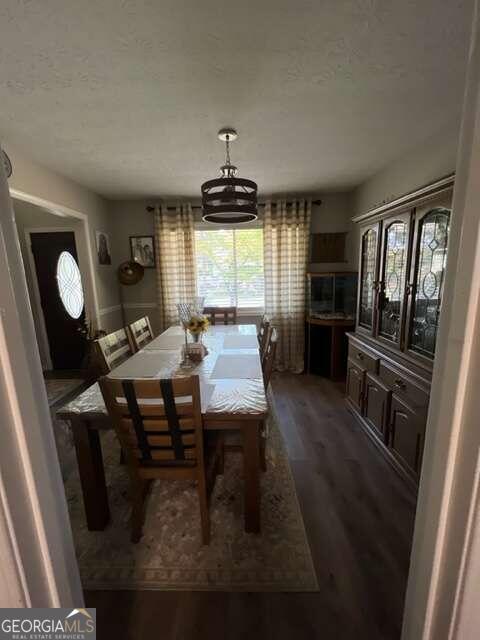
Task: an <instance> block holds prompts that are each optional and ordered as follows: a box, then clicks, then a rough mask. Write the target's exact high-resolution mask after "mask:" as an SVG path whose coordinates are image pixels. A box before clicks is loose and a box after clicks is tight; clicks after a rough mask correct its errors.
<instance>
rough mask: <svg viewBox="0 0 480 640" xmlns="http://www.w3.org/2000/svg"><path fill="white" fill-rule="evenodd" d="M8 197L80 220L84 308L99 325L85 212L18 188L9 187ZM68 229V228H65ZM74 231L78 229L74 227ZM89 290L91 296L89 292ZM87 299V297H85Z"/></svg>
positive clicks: (93, 262)
mask: <svg viewBox="0 0 480 640" xmlns="http://www.w3.org/2000/svg"><path fill="white" fill-rule="evenodd" d="M10 197H11V198H12V199H13V200H20V201H22V202H28V203H29V204H33V205H36V206H37V207H40V208H41V209H45V210H46V211H48V212H49V213H51V214H53V215H54V216H59V217H61V218H75V219H77V220H80V221H81V223H82V230H83V234H84V238H85V248H86V254H87V256H86V257H87V264H86V265H83V267H81V268H80V271H81V273H82V276H83V275H84V272H83V271H82V269H83V268H84V269H85V275H86V279H85V282H84V286H85V285H86V286H85V293H86V294H87V295H88V296H89V298H91V299H90V300H89V305H90V308H89V309H86V311H87V315H89V316H90V317H91V318H92V321H93V323H94V325H95V326H96V327H99V326H100V305H99V302H98V289H97V281H96V278H95V260H94V257H95V256H96V252H95V251H94V248H93V240H92V239H93V233H92V228H91V226H90V220H89V218H88V216H87V215H86V214H85V213H82V212H80V211H77V210H76V209H71V208H70V207H66V206H64V205H60V204H57V203H56V202H53V201H51V200H45V199H44V198H39V197H37V196H34V195H31V194H29V193H26V192H25V191H20V190H19V189H10ZM51 230H54V231H60V230H61V229H60V228H59V227H54V228H52V229H51ZM65 230H67V231H68V230H69V229H65ZM74 231H78V230H77V229H75V230H74ZM75 242H76V243H77V251H78V242H77V236H76V237H75ZM79 265H80V256H79ZM89 292H91V296H90V294H89ZM86 299H87V298H86Z"/></svg>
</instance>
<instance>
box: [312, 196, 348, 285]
mask: <svg viewBox="0 0 480 640" xmlns="http://www.w3.org/2000/svg"><path fill="white" fill-rule="evenodd" d="M320 199H321V201H322V204H321V205H320V206H315V205H314V206H313V207H312V220H311V233H341V232H346V233H347V238H346V246H345V258H346V260H347V261H346V262H342V263H327V262H325V263H313V262H312V263H310V264H309V266H308V270H309V271H314V272H323V273H325V272H328V271H357V269H358V247H357V244H358V243H357V236H356V229H355V228H354V225H353V223H352V220H351V218H352V216H353V215H354V212H353V209H352V193H351V192H345V193H326V194H323V195H321V196H320Z"/></svg>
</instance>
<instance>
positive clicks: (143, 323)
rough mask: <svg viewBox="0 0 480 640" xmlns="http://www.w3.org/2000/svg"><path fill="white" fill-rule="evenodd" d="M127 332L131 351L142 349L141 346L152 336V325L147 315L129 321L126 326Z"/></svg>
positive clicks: (149, 340) (150, 339) (151, 338)
mask: <svg viewBox="0 0 480 640" xmlns="http://www.w3.org/2000/svg"><path fill="white" fill-rule="evenodd" d="M127 332H128V335H129V337H130V344H131V345H132V349H133V351H140V349H143V347H144V346H145V345H146V344H148V343H149V342H151V341H152V340H153V338H154V335H153V331H152V325H151V324H150V319H149V317H148V316H143V318H139V319H138V320H135V322H131V323H130V324H129V325H128V327H127Z"/></svg>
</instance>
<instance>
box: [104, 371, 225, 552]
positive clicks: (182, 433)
mask: <svg viewBox="0 0 480 640" xmlns="http://www.w3.org/2000/svg"><path fill="white" fill-rule="evenodd" d="M99 383H100V388H101V390H102V394H103V398H104V400H105V405H106V407H107V409H108V413H109V415H110V417H111V418H112V421H113V424H114V427H115V431H116V433H117V436H118V439H119V441H120V445H121V447H122V451H123V452H124V456H125V461H126V464H127V469H128V473H129V477H130V485H131V496H132V534H131V540H132V542H138V541H139V540H140V538H141V537H142V529H143V522H144V513H145V508H144V505H145V499H146V497H147V494H148V489H149V486H150V484H151V482H152V481H153V480H156V479H162V480H164V479H165V480H194V481H196V483H197V490H198V498H199V502H200V518H201V528H202V541H203V544H209V541H210V517H209V512H208V499H209V494H210V492H211V489H212V488H213V486H214V484H215V477H216V474H217V473H223V437H222V436H221V435H220V434H218V433H219V432H208V436H212V437H211V438H210V437H209V438H208V439H207V443H208V446H207V445H205V437H204V436H205V434H206V432H204V431H203V425H202V414H201V407H200V385H199V379H198V376H191V377H189V378H174V379H165V380H113V379H110V378H107V377H103V378H101V379H100V381H99ZM217 434H218V435H217Z"/></svg>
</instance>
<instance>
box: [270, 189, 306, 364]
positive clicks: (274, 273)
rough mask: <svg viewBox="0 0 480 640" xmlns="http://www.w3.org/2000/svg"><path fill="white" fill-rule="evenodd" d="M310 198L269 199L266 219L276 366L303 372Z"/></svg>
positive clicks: (271, 318) (271, 319)
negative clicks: (275, 329) (273, 201)
mask: <svg viewBox="0 0 480 640" xmlns="http://www.w3.org/2000/svg"><path fill="white" fill-rule="evenodd" d="M311 209H312V203H311V200H297V201H295V200H294V201H293V202H290V201H289V202H288V204H287V201H286V200H278V201H277V202H276V206H275V207H274V206H272V203H271V202H270V201H267V203H266V206H265V220H264V270H265V312H266V314H267V316H269V318H270V321H271V322H272V324H274V325H275V326H276V327H277V330H278V335H279V341H278V345H277V353H276V362H275V368H276V369H277V370H279V371H292V372H293V373H301V372H302V371H303V368H304V350H305V288H306V286H305V274H306V268H307V259H308V247H309V238H310V216H311Z"/></svg>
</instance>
